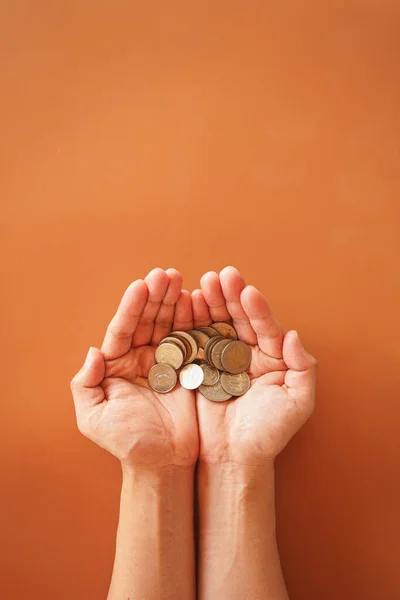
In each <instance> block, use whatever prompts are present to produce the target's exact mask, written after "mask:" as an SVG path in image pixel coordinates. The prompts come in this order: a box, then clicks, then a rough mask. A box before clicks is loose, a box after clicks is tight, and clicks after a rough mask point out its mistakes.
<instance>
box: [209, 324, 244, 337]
mask: <svg viewBox="0 0 400 600" xmlns="http://www.w3.org/2000/svg"><path fill="white" fill-rule="evenodd" d="M210 327H212V328H213V329H215V331H217V332H218V333H219V335H223V336H224V337H226V338H228V339H230V340H237V338H238V336H237V333H236V329H235V328H234V327H232V325H231V324H230V323H225V321H218V322H217V323H212V325H210Z"/></svg>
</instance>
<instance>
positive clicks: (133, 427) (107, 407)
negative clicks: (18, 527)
mask: <svg viewBox="0 0 400 600" xmlns="http://www.w3.org/2000/svg"><path fill="white" fill-rule="evenodd" d="M181 287H182V276H181V274H180V273H179V272H178V271H176V270H175V269H168V270H167V271H163V270H161V269H154V270H153V271H151V272H150V273H149V274H148V275H147V277H146V278H145V279H144V281H143V280H138V281H135V282H133V283H132V284H131V285H130V286H129V287H128V289H127V290H126V292H125V294H124V296H123V298H122V300H121V303H120V305H119V308H118V310H117V312H116V314H115V316H114V317H113V319H112V320H111V322H110V324H109V326H108V328H107V332H106V335H105V338H104V341H103V344H102V346H101V350H98V349H97V348H90V350H89V353H88V356H87V359H86V361H85V364H84V365H83V367H82V368H81V369H80V371H79V372H78V373H77V374H76V375H75V377H74V378H73V379H72V381H71V390H72V394H73V398H74V402H75V409H76V416H77V422H78V427H79V429H80V431H81V432H82V433H83V434H84V435H86V436H87V437H88V438H89V439H91V440H92V441H94V442H95V443H97V444H98V445H99V446H101V447H102V448H105V449H106V450H108V451H109V452H111V453H112V454H113V455H114V456H116V457H117V458H118V459H119V460H120V461H121V465H122V473H123V481H122V491H121V503H120V518H119V525H118V533H117V545H116V554H115V562H114V570H113V575H112V581H111V586H110V591H109V595H108V600H122V599H123V600H126V599H127V598H132V599H133V598H135V599H139V598H146V599H147V600H156V599H157V600H158V599H161V598H163V599H166V600H169V599H171V600H172V599H174V600H192V599H193V598H194V597H195V559H194V532H193V503H194V499H193V489H194V466H195V463H196V460H197V457H198V448H199V440H198V427H197V416H196V408H195V398H194V393H193V392H190V391H187V390H185V389H184V388H182V387H181V386H177V387H176V388H175V389H174V390H173V391H171V392H170V393H168V394H157V393H155V392H154V391H153V390H151V388H150V387H149V385H148V383H147V380H146V376H147V373H148V370H149V368H150V367H151V366H152V365H153V364H154V363H155V360H154V351H155V347H156V346H157V344H158V342H159V341H160V340H161V339H162V338H163V337H164V336H165V335H167V333H168V332H169V331H171V330H173V329H189V326H192V322H191V318H192V307H191V299H190V294H189V293H188V292H185V291H182V289H181ZM149 565H151V569H150V568H149ZM183 573H184V576H182V574H183Z"/></svg>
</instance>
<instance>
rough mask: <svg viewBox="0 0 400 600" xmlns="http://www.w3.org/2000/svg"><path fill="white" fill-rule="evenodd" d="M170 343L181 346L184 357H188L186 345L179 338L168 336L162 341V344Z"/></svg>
mask: <svg viewBox="0 0 400 600" xmlns="http://www.w3.org/2000/svg"><path fill="white" fill-rule="evenodd" d="M169 342H172V343H173V344H176V345H177V346H179V348H180V349H181V350H182V352H183V356H185V355H186V346H185V344H184V343H183V342H182V340H180V339H179V338H177V337H171V336H167V337H165V338H164V339H162V340H161V342H160V344H167V343H169Z"/></svg>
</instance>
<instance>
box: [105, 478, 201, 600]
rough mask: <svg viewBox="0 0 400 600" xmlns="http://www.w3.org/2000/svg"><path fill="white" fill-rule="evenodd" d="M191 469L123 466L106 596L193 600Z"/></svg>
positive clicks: (136, 599)
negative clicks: (148, 469)
mask: <svg viewBox="0 0 400 600" xmlns="http://www.w3.org/2000/svg"><path fill="white" fill-rule="evenodd" d="M193 477H194V471H193V469H185V470H182V469H181V470H178V469H175V468H171V469H164V470H163V471H162V472H157V473H149V472H140V471H135V470H124V472H123V483H122V491H121V505H120V518H119V525H118V532H117V544H116V553H115V562H114V570H113V575H112V581H111V586H110V591H109V595H108V600H128V599H129V600H142V599H143V600H161V599H162V600H169V599H171V600H172V599H173V600H193V599H194V598H195V559H194V539H193Z"/></svg>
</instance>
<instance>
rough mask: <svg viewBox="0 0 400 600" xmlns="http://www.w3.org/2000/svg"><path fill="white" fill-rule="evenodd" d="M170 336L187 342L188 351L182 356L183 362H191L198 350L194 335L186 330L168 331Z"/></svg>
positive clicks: (185, 363)
mask: <svg viewBox="0 0 400 600" xmlns="http://www.w3.org/2000/svg"><path fill="white" fill-rule="evenodd" d="M170 336H172V337H178V339H181V340H182V342H186V344H189V352H188V355H187V356H186V357H185V358H184V360H183V364H184V365H187V364H188V363H191V362H192V361H193V360H194V359H195V358H196V356H197V350H198V347H197V343H196V340H195V339H194V337H192V336H191V335H190V334H189V333H188V332H187V331H172V332H171V333H170Z"/></svg>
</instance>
